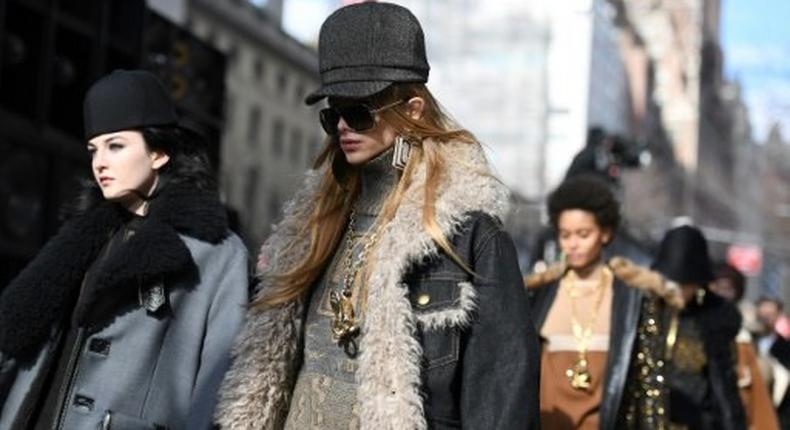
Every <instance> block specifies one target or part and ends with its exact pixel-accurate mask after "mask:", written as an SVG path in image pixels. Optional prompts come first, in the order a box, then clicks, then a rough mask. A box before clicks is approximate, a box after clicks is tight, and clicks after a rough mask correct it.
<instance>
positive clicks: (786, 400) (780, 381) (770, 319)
mask: <svg viewBox="0 0 790 430" xmlns="http://www.w3.org/2000/svg"><path fill="white" fill-rule="evenodd" d="M756 316H757V320H758V321H759V323H760V330H759V331H758V333H757V334H758V338H757V351H758V353H759V355H760V358H761V359H763V360H764V362H765V369H766V370H767V373H768V381H769V385H770V387H771V394H772V398H773V402H774V405H775V406H776V407H777V413H778V415H779V423H780V425H781V426H782V428H790V396H788V387H790V340H788V339H787V337H785V335H784V334H783V333H784V332H785V329H784V327H785V326H786V322H785V321H786V320H787V316H785V314H784V304H783V302H782V300H780V299H778V298H775V297H770V296H764V297H761V298H760V299H758V300H757V311H756Z"/></svg>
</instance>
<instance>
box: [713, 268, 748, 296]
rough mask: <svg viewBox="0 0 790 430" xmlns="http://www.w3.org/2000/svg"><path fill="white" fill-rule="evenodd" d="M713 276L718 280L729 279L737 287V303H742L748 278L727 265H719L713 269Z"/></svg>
mask: <svg viewBox="0 0 790 430" xmlns="http://www.w3.org/2000/svg"><path fill="white" fill-rule="evenodd" d="M713 274H714V276H715V277H716V279H720V278H724V279H729V280H730V282H732V285H733V286H734V287H735V302H736V303H737V302H740V301H741V299H742V298H743V294H744V292H745V290H746V277H745V276H743V273H741V271H740V270H738V269H736V268H735V267H733V266H731V265H729V264H727V263H717V264H716V265H715V266H714V267H713Z"/></svg>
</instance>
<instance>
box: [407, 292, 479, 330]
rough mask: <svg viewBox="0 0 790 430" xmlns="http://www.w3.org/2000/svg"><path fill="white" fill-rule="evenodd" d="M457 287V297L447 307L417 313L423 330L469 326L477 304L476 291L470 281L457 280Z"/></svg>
mask: <svg viewBox="0 0 790 430" xmlns="http://www.w3.org/2000/svg"><path fill="white" fill-rule="evenodd" d="M458 288H459V290H460V293H459V296H458V299H457V300H456V301H455V303H453V304H452V305H451V307H450V308H449V309H442V310H438V311H433V312H424V313H418V314H417V321H418V322H419V323H420V326H421V327H422V328H423V329H424V330H438V329H443V328H447V327H467V326H469V324H470V323H471V322H472V317H473V315H474V311H475V308H476V306H477V293H476V292H475V287H474V285H472V283H471V282H459V283H458Z"/></svg>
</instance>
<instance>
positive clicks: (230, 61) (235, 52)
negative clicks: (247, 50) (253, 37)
mask: <svg viewBox="0 0 790 430" xmlns="http://www.w3.org/2000/svg"><path fill="white" fill-rule="evenodd" d="M225 58H227V61H226V63H227V65H228V67H232V66H233V65H234V64H236V62H237V61H238V60H239V47H238V45H236V43H235V42H230V43H229V44H228V48H227V50H226V51H225Z"/></svg>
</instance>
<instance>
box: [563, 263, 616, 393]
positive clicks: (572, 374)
mask: <svg viewBox="0 0 790 430" xmlns="http://www.w3.org/2000/svg"><path fill="white" fill-rule="evenodd" d="M571 276H572V277H573V278H572V279H571V280H570V281H571V282H570V285H569V288H568V296H569V297H570V299H571V327H572V330H573V337H574V338H576V350H577V351H578V353H579V358H578V360H576V363H574V364H573V365H572V366H571V367H569V368H568V369H567V370H566V371H565V376H567V377H568V382H570V384H571V387H573V388H575V389H577V390H581V391H587V390H589V389H590V386H591V385H592V375H591V374H590V368H589V362H588V360H587V350H588V348H589V346H590V339H591V338H592V331H593V329H594V328H595V323H596V322H597V320H598V311H599V310H600V308H601V303H603V298H604V292H605V290H606V285H605V284H606V279H607V276H606V273H605V271H604V270H601V275H600V276H599V279H598V284H597V285H596V287H595V288H596V289H597V292H598V297H596V299H595V305H594V306H593V309H592V316H591V317H590V320H589V321H588V323H587V326H586V327H582V324H581V323H580V322H579V317H578V311H577V310H576V299H577V298H578V297H579V294H578V291H577V282H578V277H577V276H576V274H575V272H571Z"/></svg>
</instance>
